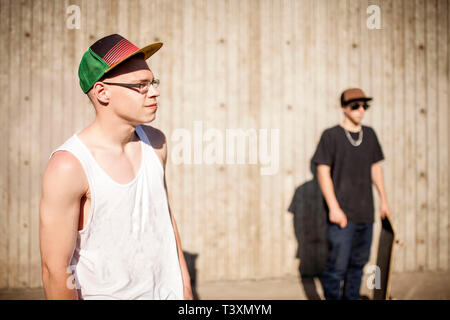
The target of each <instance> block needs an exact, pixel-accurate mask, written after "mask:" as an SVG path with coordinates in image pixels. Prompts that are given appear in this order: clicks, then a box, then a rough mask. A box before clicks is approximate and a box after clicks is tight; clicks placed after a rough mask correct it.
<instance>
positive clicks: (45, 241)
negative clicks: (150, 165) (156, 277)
mask: <svg viewBox="0 0 450 320" xmlns="http://www.w3.org/2000/svg"><path fill="white" fill-rule="evenodd" d="M152 80H153V73H152V72H151V71H150V69H149V68H148V66H147V63H146V62H145V60H144V58H143V57H141V56H136V57H134V58H131V59H130V60H129V61H127V62H125V63H123V64H122V65H120V66H118V67H117V68H116V69H115V70H114V71H113V72H111V73H110V74H108V77H107V81H115V82H128V83H139V82H142V81H150V82H151V81H152ZM105 81H106V80H105ZM127 90H130V89H129V88H122V87H118V86H108V85H106V84H103V83H102V82H101V81H98V82H97V83H96V84H95V85H94V87H93V88H92V90H91V91H90V92H89V93H88V95H89V97H90V99H91V101H92V102H93V104H94V107H95V109H96V119H95V120H94V122H93V123H92V124H91V125H89V126H88V127H87V128H85V129H84V130H82V131H81V132H80V133H78V135H77V136H78V138H79V139H80V140H81V141H82V142H83V143H84V145H85V146H86V147H87V148H88V149H89V151H90V152H91V154H92V155H93V157H94V159H95V160H96V162H97V163H98V164H99V166H100V167H101V168H102V169H103V171H104V172H105V173H106V174H107V175H108V176H109V177H110V178H111V179H112V180H114V181H115V182H117V183H120V184H127V183H129V182H131V181H132V180H133V179H134V178H135V177H136V175H137V173H138V171H139V169H140V167H141V165H143V164H141V158H142V151H141V147H140V142H139V138H138V136H137V134H136V132H135V128H136V126H137V125H139V124H142V123H149V122H151V121H153V120H154V119H155V113H156V108H155V107H156V106H157V100H156V99H157V97H158V96H159V91H158V90H157V89H156V88H154V87H153V86H150V89H149V91H148V92H147V93H146V94H136V93H135V92H131V90H130V91H127ZM113 101H114V102H113ZM141 127H142V128H143V129H144V132H145V133H146V134H147V136H148V138H149V140H150V141H151V143H152V146H153V148H154V150H155V152H156V154H157V156H158V158H159V160H160V161H161V165H162V166H163V168H164V169H165V166H166V161H167V145H166V139H165V136H164V134H163V133H162V132H161V131H160V130H158V129H156V128H153V127H151V126H144V125H141ZM164 181H165V178H164ZM166 192H167V185H166ZM90 207H91V193H90V190H89V183H88V180H87V177H86V175H85V173H84V170H83V168H82V166H81V164H80V163H79V161H78V160H77V158H75V156H73V155H72V154H71V153H70V152H67V151H58V152H56V153H55V154H54V155H53V156H52V157H51V158H50V160H49V163H48V165H47V168H46V169H45V172H44V176H43V182H42V198H41V204H40V239H41V257H42V279H43V284H44V290H45V294H46V297H47V298H48V299H77V292H76V290H75V289H69V287H68V286H67V281H68V278H69V276H70V274H68V273H67V268H68V266H69V264H70V259H71V257H72V254H73V251H74V249H75V246H76V240H77V232H78V231H80V230H82V229H83V228H84V227H85V226H86V224H87V222H88V219H89V211H90ZM169 212H170V215H171V220H172V225H173V229H174V233H175V239H176V244H177V251H178V259H179V262H180V267H181V273H182V278H183V286H184V298H185V299H192V290H191V285H190V277H189V273H188V270H187V265H186V261H185V259H184V255H183V252H182V248H181V242H180V238H179V234H178V229H177V226H176V222H175V219H174V216H173V214H172V212H171V211H170V205H169Z"/></svg>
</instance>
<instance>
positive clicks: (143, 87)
mask: <svg viewBox="0 0 450 320" xmlns="http://www.w3.org/2000/svg"><path fill="white" fill-rule="evenodd" d="M103 83H104V84H110V85H116V86H122V87H126V88H137V89H138V90H139V92H140V93H147V92H148V90H150V86H153V88H155V89H156V88H158V87H159V79H153V80H152V81H145V82H141V83H120V82H103Z"/></svg>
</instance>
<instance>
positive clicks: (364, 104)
mask: <svg viewBox="0 0 450 320" xmlns="http://www.w3.org/2000/svg"><path fill="white" fill-rule="evenodd" d="M361 106H362V107H363V108H364V110H367V109H369V107H370V105H369V104H368V103H366V102H364V103H363V104H361V103H360V102H355V103H352V104H351V105H350V108H351V109H352V110H358V109H359V108H360V107H361Z"/></svg>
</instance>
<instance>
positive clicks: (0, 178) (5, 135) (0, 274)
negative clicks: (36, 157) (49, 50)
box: [0, 1, 11, 288]
mask: <svg viewBox="0 0 450 320" xmlns="http://www.w3.org/2000/svg"><path fill="white" fill-rule="evenodd" d="M10 10H11V3H10V1H1V2H0V34H1V35H2V41H5V43H9V42H10V31H9V30H10V24H11V19H10ZM9 53H10V51H9V48H8V47H7V46H0V55H1V56H2V57H3V59H2V62H3V63H4V64H5V65H2V68H0V90H1V92H3V93H4V94H2V95H1V97H0V104H1V105H2V106H3V108H4V110H3V112H4V114H3V115H2V116H0V136H1V137H2V138H1V139H2V144H4V149H6V150H5V151H7V152H1V153H0V288H7V287H8V285H9V252H8V251H9V243H10V237H11V235H10V232H9V225H10V224H9V219H10V216H11V214H10V213H9V212H10V210H9V197H10V185H9V181H10V177H9V174H8V172H9V157H8V153H9V139H10V137H9V125H8V124H9V120H8V118H9V117H7V116H5V114H6V115H7V114H8V113H9V108H10V84H9V69H8V68H6V66H7V65H10V55H9ZM3 66H5V67H3Z"/></svg>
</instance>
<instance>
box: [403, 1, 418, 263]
mask: <svg viewBox="0 0 450 320" xmlns="http://www.w3.org/2000/svg"><path fill="white" fill-rule="evenodd" d="M414 10H415V6H414V2H413V1H405V2H404V12H405V14H404V26H403V28H404V31H405V44H404V48H405V57H404V60H405V106H406V107H405V109H406V108H408V109H407V110H408V111H407V112H406V114H405V121H406V123H405V137H406V141H405V143H406V155H405V159H406V163H405V166H406V172H407V175H406V179H405V185H406V188H405V194H406V197H405V198H406V212H414V213H415V212H416V205H415V203H416V187H415V186H416V175H415V172H416V166H415V158H416V150H415V141H416V136H415V105H416V103H415V97H414V93H415V84H416V81H415V71H416V65H415V53H416V52H415V50H414V35H415V28H414V26H415V20H414ZM413 106H414V108H413ZM413 109H414V110H413ZM405 230H406V232H407V233H406V237H405V240H406V241H405V251H406V252H405V254H406V257H405V271H413V270H415V267H416V215H415V214H410V216H409V217H408V219H406V226H405Z"/></svg>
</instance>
